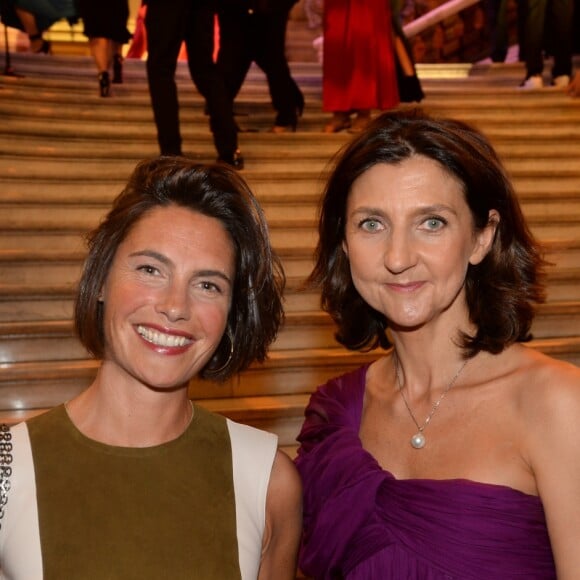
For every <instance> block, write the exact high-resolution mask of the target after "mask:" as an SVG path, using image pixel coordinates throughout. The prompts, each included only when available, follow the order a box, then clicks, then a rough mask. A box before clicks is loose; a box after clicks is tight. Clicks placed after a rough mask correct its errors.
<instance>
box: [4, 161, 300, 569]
mask: <svg viewBox="0 0 580 580" xmlns="http://www.w3.org/2000/svg"><path fill="white" fill-rule="evenodd" d="M88 241H89V252H88V257H87V260H86V263H85V267H84V270H83V273H82V277H81V280H80V283H79V286H78V295H77V300H76V308H75V324H76V329H77V332H78V336H79V337H80V340H81V342H82V343H83V345H84V346H85V347H86V348H87V349H88V351H89V352H91V353H92V354H93V355H95V356H96V357H98V358H101V359H102V363H101V365H100V368H99V370H98V372H97V375H96V378H95V380H94V382H93V383H92V384H91V385H90V386H89V387H88V388H87V389H86V390H84V391H83V392H82V393H80V394H79V395H78V396H76V397H75V398H73V399H71V400H70V401H68V402H66V403H65V404H64V405H60V406H58V407H56V408H54V409H53V410H51V411H49V412H47V413H45V414H42V415H39V416H37V417H34V418H32V419H30V420H29V421H27V422H25V423H20V424H19V425H17V426H15V427H14V428H12V429H11V432H10V433H8V435H11V437H12V440H11V443H12V446H13V451H12V455H13V461H12V465H11V468H12V477H11V478H10V482H9V483H10V485H11V488H10V490H9V493H8V494H7V497H6V495H4V496H3V499H5V500H6V506H5V509H4V517H3V519H2V521H1V524H2V525H1V529H0V566H1V570H2V575H1V577H2V578H10V579H13V580H40V579H42V578H75V579H79V580H83V579H93V578H99V579H100V578H111V579H119V580H127V579H128V578H140V579H156V580H157V579H159V578H163V577H167V578H171V579H172V580H173V579H176V580H180V579H184V580H185V579H189V578H203V579H215V580H222V579H225V578H228V579H230V578H232V579H235V578H238V579H242V580H246V579H256V578H258V579H270V578H274V577H275V578H282V579H286V580H290V579H292V580H293V579H294V578H295V571H296V554H297V550H298V544H299V537H300V530H301V488H300V479H299V476H298V474H297V473H296V468H295V467H294V466H293V464H292V462H291V460H290V459H289V458H288V457H287V456H286V455H284V454H283V453H282V452H280V451H278V450H277V438H276V436H275V435H272V434H269V433H265V432H263V431H259V430H257V429H254V428H252V427H249V426H246V425H241V424H237V423H234V422H233V421H230V420H229V419H226V418H225V417H222V416H218V415H214V414H212V413H210V412H208V411H206V410H204V409H203V408H202V407H200V406H198V405H196V404H193V402H191V401H190V400H189V398H188V384H189V381H190V379H192V378H194V377H200V378H203V379H213V380H218V381H224V380H226V379H228V378H230V377H232V376H233V375H234V374H235V373H237V372H239V371H241V370H243V369H245V368H247V367H248V365H250V364H251V363H252V362H254V361H262V360H264V358H265V357H266V353H267V349H268V346H269V345H270V344H271V342H272V341H273V340H274V338H275V337H276V334H277V331H278V328H279V325H280V323H281V321H282V319H283V311H282V303H281V295H282V290H283V286H284V276H283V272H282V270H281V267H280V263H279V260H278V258H277V257H276V255H275V254H274V252H273V250H272V247H271V245H270V241H269V238H268V230H267V225H266V222H265V218H264V215H263V213H262V210H261V209H260V206H259V205H258V203H257V201H256V199H255V198H254V196H253V195H252V193H251V191H250V190H249V188H248V186H247V184H246V183H245V182H244V180H243V179H242V178H241V177H240V176H239V175H238V174H237V173H236V171H235V170H233V169H231V168H229V167H227V166H226V165H221V164H216V165H210V166H204V165H200V164H197V163H195V162H193V161H190V160H187V159H184V158H180V157H160V158H156V159H152V160H146V161H143V162H141V163H139V164H138V165H137V167H136V169H135V170H134V172H133V174H132V175H131V177H130V179H129V181H128V183H127V185H126V187H125V189H124V190H123V192H122V193H121V194H120V195H119V196H118V197H117V199H116V200H115V202H114V203H113V207H112V209H111V210H110V212H109V213H108V215H107V216H106V217H105V219H104V221H103V222H102V223H101V224H100V225H99V226H98V227H97V228H96V229H95V230H94V231H93V232H92V233H91V234H90V235H89V238H88ZM4 435H5V436H6V432H4Z"/></svg>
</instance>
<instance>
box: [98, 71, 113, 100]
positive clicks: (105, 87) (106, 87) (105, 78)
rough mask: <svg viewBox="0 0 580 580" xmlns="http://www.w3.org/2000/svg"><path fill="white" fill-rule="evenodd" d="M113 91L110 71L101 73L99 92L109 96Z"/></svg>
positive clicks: (102, 95)
mask: <svg viewBox="0 0 580 580" xmlns="http://www.w3.org/2000/svg"><path fill="white" fill-rule="evenodd" d="M110 91H111V81H110V79H109V73H108V72H107V71H103V72H102V73H99V93H100V95H101V97H108V96H109V95H110Z"/></svg>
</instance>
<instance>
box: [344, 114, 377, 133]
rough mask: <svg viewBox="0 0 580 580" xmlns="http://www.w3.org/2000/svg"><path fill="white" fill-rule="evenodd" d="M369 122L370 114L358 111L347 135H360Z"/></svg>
mask: <svg viewBox="0 0 580 580" xmlns="http://www.w3.org/2000/svg"><path fill="white" fill-rule="evenodd" d="M370 122H371V112H370V111H368V110H365V111H359V112H358V113H357V115H356V117H355V119H354V121H353V122H352V125H351V127H350V129H349V130H348V132H349V133H362V132H363V131H364V130H365V129H366V128H367V126H368V124H369V123H370Z"/></svg>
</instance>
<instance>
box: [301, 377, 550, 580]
mask: <svg viewBox="0 0 580 580" xmlns="http://www.w3.org/2000/svg"><path fill="white" fill-rule="evenodd" d="M367 368H368V367H362V368H360V369H358V370H356V371H354V372H352V373H348V374H346V375H343V376H341V377H338V378H336V379H332V380H331V381H329V382H328V383H326V384H325V385H322V386H321V387H319V388H318V390H317V391H316V392H315V393H314V394H313V395H312V398H311V400H310V404H309V405H308V407H307V409H306V413H305V414H306V420H305V422H304V425H303V427H302V431H301V433H300V435H299V437H298V440H299V442H300V443H301V446H300V449H299V451H298V457H297V459H296V465H297V467H298V470H299V471H300V475H301V477H302V481H303V485H304V536H303V542H302V547H301V554H300V568H301V569H302V571H303V572H304V573H305V574H306V575H307V576H311V577H313V578H316V579H331V578H335V579H336V578H346V579H348V580H363V579H364V580H387V579H394V580H402V579H409V580H410V579H417V580H419V579H420V580H442V579H444V578H445V579H451V578H453V579H472V580H474V579H477V580H490V579H493V580H507V579H512V578H519V579H520V580H523V579H524V578H525V579H526V580H540V579H541V580H549V579H552V578H556V572H555V566H554V560H553V555H552V550H551V547H550V539H549V537H548V532H547V528H546V519H545V515H544V510H543V507H542V504H541V502H540V500H539V498H538V497H535V496H531V495H527V494H525V493H522V492H520V491H517V490H514V489H512V488H509V487H506V486H501V485H490V484H484V483H476V482H473V481H469V480H465V479H455V480H432V479H411V480H398V479H396V478H395V477H393V475H392V474H390V473H389V472H388V471H385V470H383V469H382V468H381V467H380V466H379V464H378V463H377V462H376V460H375V459H374V458H373V456H372V455H370V453H368V452H367V451H365V449H364V448H363V447H362V444H361V441H360V439H359V435H358V433H359V428H360V422H361V414H362V404H363V397H364V390H365V378H366V371H367Z"/></svg>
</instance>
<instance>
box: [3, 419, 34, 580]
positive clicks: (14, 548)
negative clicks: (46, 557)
mask: <svg viewBox="0 0 580 580" xmlns="http://www.w3.org/2000/svg"><path fill="white" fill-rule="evenodd" d="M10 431H11V433H12V458H13V459H12V474H11V476H10V489H9V491H8V500H7V503H6V506H5V507H4V517H3V518H2V520H1V521H0V526H1V527H0V579H2V580H42V556H41V550H40V534H39V528H38V509H37V503H36V484H35V477H34V462H33V460H32V449H31V447H30V438H29V436H28V428H27V426H26V423H19V424H18V425H16V426H15V427H12V428H11V430H10Z"/></svg>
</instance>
